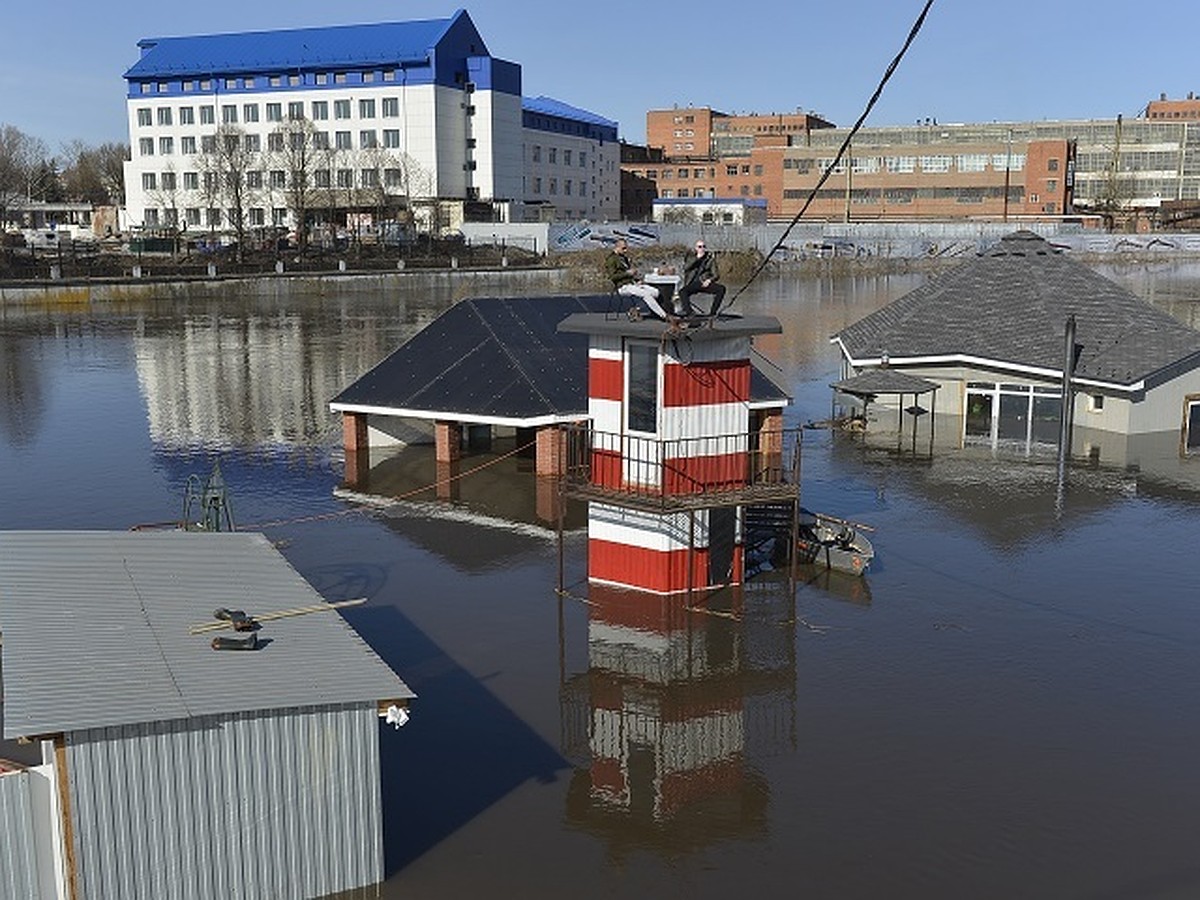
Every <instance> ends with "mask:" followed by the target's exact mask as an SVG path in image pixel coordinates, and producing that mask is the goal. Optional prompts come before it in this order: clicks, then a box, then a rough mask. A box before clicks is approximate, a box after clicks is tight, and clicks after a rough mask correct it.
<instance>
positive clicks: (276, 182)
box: [271, 169, 287, 188]
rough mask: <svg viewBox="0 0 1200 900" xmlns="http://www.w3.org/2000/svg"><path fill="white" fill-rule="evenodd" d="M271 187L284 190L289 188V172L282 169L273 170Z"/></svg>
mask: <svg viewBox="0 0 1200 900" xmlns="http://www.w3.org/2000/svg"><path fill="white" fill-rule="evenodd" d="M271 187H273V188H282V187H287V172H284V171H283V170H282V169H272V170H271Z"/></svg>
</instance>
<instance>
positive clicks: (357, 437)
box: [342, 412, 371, 488]
mask: <svg viewBox="0 0 1200 900" xmlns="http://www.w3.org/2000/svg"><path fill="white" fill-rule="evenodd" d="M342 448H343V449H344V451H345V457H346V484H347V485H349V486H350V487H352V488H358V487H362V486H363V484H364V483H365V482H366V478H367V470H368V469H370V468H371V453H370V447H369V446H368V438H367V414H366V413H353V412H344V413H342Z"/></svg>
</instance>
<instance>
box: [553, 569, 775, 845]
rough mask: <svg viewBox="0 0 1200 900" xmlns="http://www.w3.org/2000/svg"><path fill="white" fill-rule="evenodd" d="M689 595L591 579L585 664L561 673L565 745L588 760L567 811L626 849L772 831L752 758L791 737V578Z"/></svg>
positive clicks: (575, 780) (570, 753)
mask: <svg viewBox="0 0 1200 900" xmlns="http://www.w3.org/2000/svg"><path fill="white" fill-rule="evenodd" d="M768 587H769V588H770V589H767V590H755V589H751V590H749V591H741V590H738V591H722V592H718V593H715V594H713V595H712V596H710V597H709V598H708V599H707V600H705V601H703V602H702V604H700V605H697V606H691V607H689V606H688V599H687V597H686V596H685V595H675V596H669V597H657V596H654V595H649V594H644V593H639V592H631V591H623V590H620V589H617V588H610V587H605V586H603V585H597V584H592V585H591V586H590V588H589V591H588V601H587V602H588V626H587V641H588V668H587V670H586V671H584V672H578V673H575V674H571V675H567V674H566V673H564V675H563V680H562V687H561V704H562V716H563V734H564V744H565V746H564V753H565V754H566V755H567V756H568V757H570V758H572V759H576V760H580V763H579V765H578V767H577V768H576V770H575V772H574V775H573V777H572V780H571V787H570V791H569V793H568V797H567V820H568V821H569V822H571V823H572V824H574V825H576V826H577V827H580V828H583V829H585V830H587V831H589V832H591V833H594V834H596V835H598V836H601V837H603V838H604V840H605V841H606V843H607V845H608V848H609V852H610V854H611V855H614V856H618V857H619V856H622V855H624V854H625V853H627V852H628V851H630V850H632V849H634V848H638V847H643V848H653V849H655V850H657V851H659V852H663V853H667V854H676V853H683V852H690V851H695V850H698V849H701V848H703V847H704V846H706V845H708V844H710V843H713V842H716V841H720V840H722V839H726V838H731V837H743V838H744V837H754V836H762V835H763V834H764V833H765V832H766V830H767V821H766V811H767V805H768V801H769V794H770V790H769V786H768V784H767V783H766V781H765V780H764V779H763V778H762V776H761V775H759V774H758V772H757V771H756V770H755V769H754V767H753V765H752V762H751V761H752V760H753V759H754V758H755V757H756V756H757V757H763V756H770V755H774V754H777V753H779V752H782V751H784V750H786V749H789V748H794V746H795V741H796V706H795V690H796V658H795V621H794V619H793V617H792V613H791V608H790V602H789V600H788V595H787V591H786V590H780V589H779V586H778V585H769V586H768Z"/></svg>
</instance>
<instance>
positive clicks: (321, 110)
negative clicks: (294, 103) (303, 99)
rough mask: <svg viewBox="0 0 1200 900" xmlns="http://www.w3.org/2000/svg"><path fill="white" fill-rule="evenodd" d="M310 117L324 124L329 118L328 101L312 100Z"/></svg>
mask: <svg viewBox="0 0 1200 900" xmlns="http://www.w3.org/2000/svg"><path fill="white" fill-rule="evenodd" d="M312 117H313V118H314V119H316V120H317V121H320V122H324V121H325V120H326V119H328V118H329V101H328V100H314V101H313V104H312Z"/></svg>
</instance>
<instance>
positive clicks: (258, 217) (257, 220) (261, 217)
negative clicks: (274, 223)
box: [250, 206, 267, 228]
mask: <svg viewBox="0 0 1200 900" xmlns="http://www.w3.org/2000/svg"><path fill="white" fill-rule="evenodd" d="M265 224H267V216H266V210H264V209H263V208H262V207H261V206H252V207H250V225H251V226H252V227H254V228H262V227H263V226H264V225H265Z"/></svg>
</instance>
